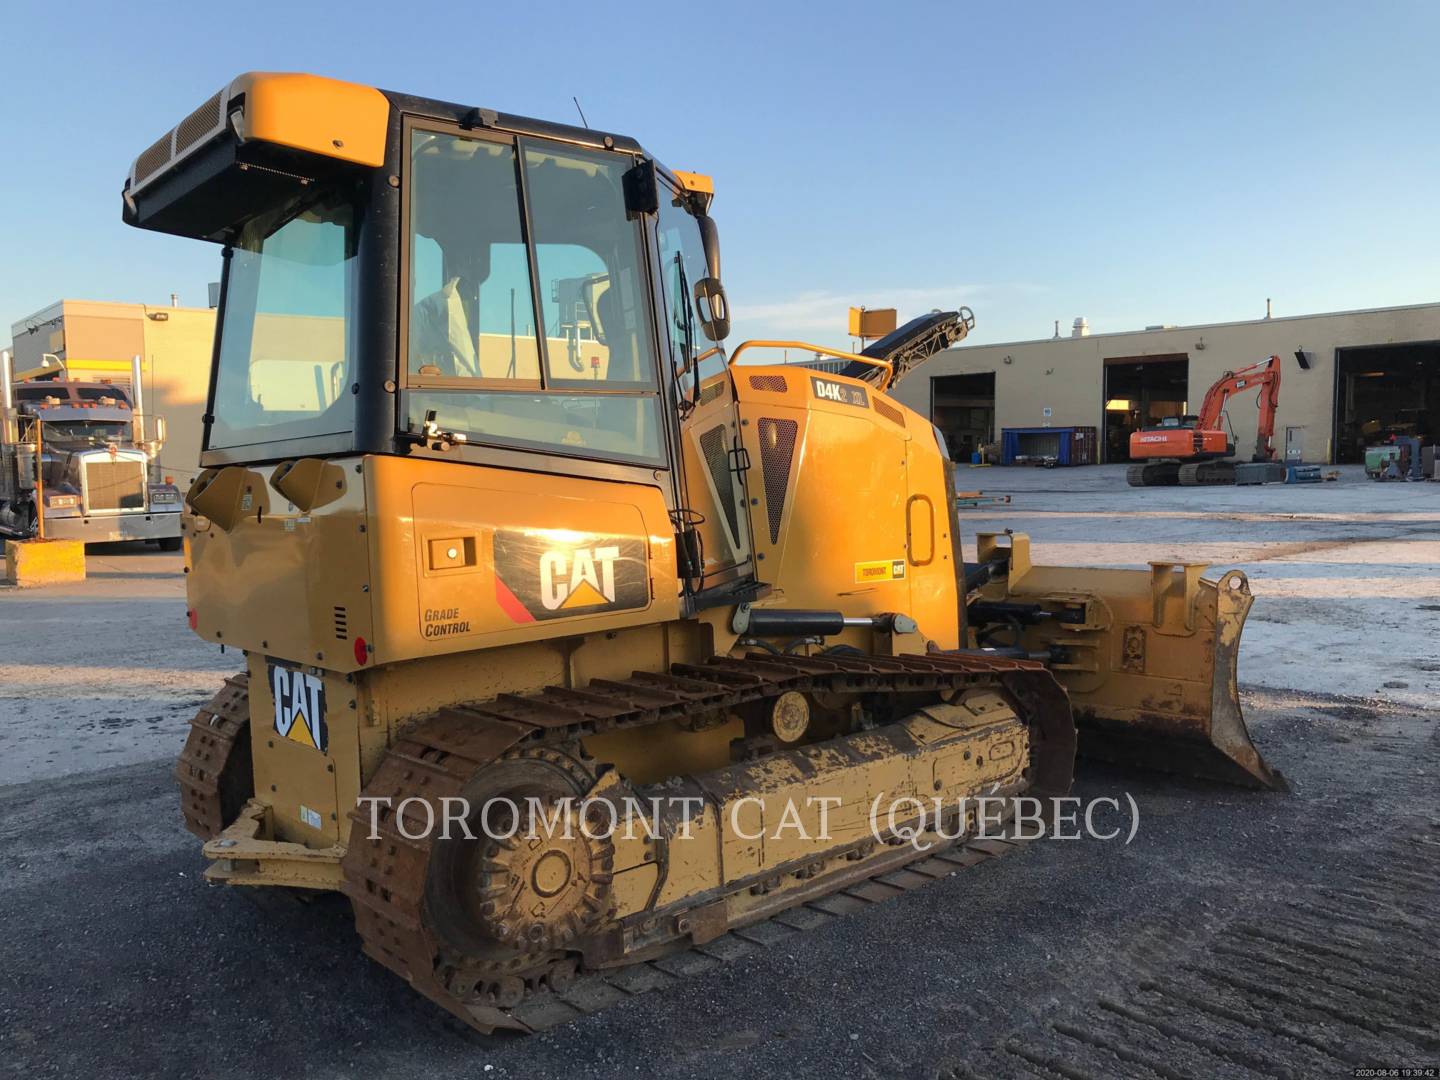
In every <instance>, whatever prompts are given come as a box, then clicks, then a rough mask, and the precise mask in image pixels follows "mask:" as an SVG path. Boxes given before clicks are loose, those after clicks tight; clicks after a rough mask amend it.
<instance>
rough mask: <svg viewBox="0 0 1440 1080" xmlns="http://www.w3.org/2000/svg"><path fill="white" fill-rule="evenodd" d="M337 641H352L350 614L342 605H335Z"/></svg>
mask: <svg viewBox="0 0 1440 1080" xmlns="http://www.w3.org/2000/svg"><path fill="white" fill-rule="evenodd" d="M335 639H336V640H337V641H349V640H350V612H349V611H347V610H346V609H345V607H344V605H342V604H336V605H335Z"/></svg>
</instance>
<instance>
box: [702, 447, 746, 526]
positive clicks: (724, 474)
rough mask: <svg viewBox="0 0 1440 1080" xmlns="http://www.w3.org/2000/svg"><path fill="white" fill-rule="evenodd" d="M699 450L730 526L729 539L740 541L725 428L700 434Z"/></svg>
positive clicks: (737, 508) (726, 521)
mask: <svg viewBox="0 0 1440 1080" xmlns="http://www.w3.org/2000/svg"><path fill="white" fill-rule="evenodd" d="M700 451H701V453H703V454H704V455H705V464H706V465H707V466H709V468H710V477H711V479H713V480H714V481H715V497H716V498H717V499H719V500H720V509H721V510H723V511H725V523H726V524H727V525H729V526H730V539H731V540H732V541H733V542H734V543H735V544H736V545H737V546H738V545H739V543H740V522H739V520H738V519H739V514H740V509H739V507H737V506H736V505H735V485H734V484H733V483H732V482H731V480H730V454H729V452H728V451H727V449H726V446H725V428H724V425H721V426H720V427H713V428H711V429H710V430H709V431H707V432H705V434H703V435H701V436H700Z"/></svg>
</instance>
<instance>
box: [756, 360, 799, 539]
mask: <svg viewBox="0 0 1440 1080" xmlns="http://www.w3.org/2000/svg"><path fill="white" fill-rule="evenodd" d="M757 377H758V376H757ZM774 377H775V378H778V377H779V376H774ZM757 430H758V431H759V434H760V470H761V472H762V473H763V474H764V477H765V510H766V512H767V513H768V515H769V518H770V542H771V543H772V544H778V543H779V542H780V518H781V516H782V515H783V514H784V513H785V494H786V492H787V491H788V490H789V488H790V465H791V462H792V461H793V459H794V457H795V437H796V435H797V434H798V433H799V430H800V425H799V424H797V423H796V422H795V421H794V420H776V419H773V418H772V417H769V416H764V417H761V418H760V422H759V424H758V425H757Z"/></svg>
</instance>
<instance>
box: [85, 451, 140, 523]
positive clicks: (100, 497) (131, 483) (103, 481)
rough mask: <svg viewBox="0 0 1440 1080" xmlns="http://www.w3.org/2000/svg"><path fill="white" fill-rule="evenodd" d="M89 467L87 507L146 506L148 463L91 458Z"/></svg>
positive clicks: (138, 507) (86, 474) (135, 507)
mask: <svg viewBox="0 0 1440 1080" xmlns="http://www.w3.org/2000/svg"><path fill="white" fill-rule="evenodd" d="M84 468H85V510H86V512H87V513H90V512H93V511H95V510H143V509H145V463H144V462H143V461H132V460H129V459H123V460H120V461H105V460H98V461H97V460H95V459H90V460H87V461H86V462H85V463H84Z"/></svg>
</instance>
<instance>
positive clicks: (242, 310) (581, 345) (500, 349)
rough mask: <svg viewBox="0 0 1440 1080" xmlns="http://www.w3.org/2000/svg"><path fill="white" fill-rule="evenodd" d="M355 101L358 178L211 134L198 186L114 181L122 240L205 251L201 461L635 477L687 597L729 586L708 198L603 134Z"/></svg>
mask: <svg viewBox="0 0 1440 1080" xmlns="http://www.w3.org/2000/svg"><path fill="white" fill-rule="evenodd" d="M256 78H261V77H256ZM265 78H268V79H273V78H275V77H265ZM284 78H289V77H284ZM324 82H325V83H326V84H327V85H326V86H325V87H323V88H321V89H324V90H325V92H327V93H335V92H338V91H335V89H334V88H335V86H341V87H343V86H344V85H345V84H330V83H328V80H327V81H324ZM262 85H266V86H268V85H269V83H268V82H267V83H264V84H262ZM353 89H354V90H356V91H360V90H368V88H353ZM290 90H291V92H292V95H293V93H294V92H295V91H296V87H295V86H291V87H290ZM317 92H318V91H317ZM370 93H371V94H375V95H377V96H380V97H381V100H382V102H384V104H385V105H386V110H385V119H384V125H385V126H387V127H388V128H389V129H390V130H389V132H388V136H387V137H386V138H385V139H383V140H382V143H383V145H381V146H379V147H377V148H376V150H375V159H376V160H375V164H377V165H379V166H380V167H379V168H361V167H357V163H346V162H337V161H334V160H328V159H327V158H328V155H330V154H333V153H334V151H335V150H336V148H337V147H336V146H329V147H324V146H322V147H321V148H320V150H319V153H320V154H321V155H325V156H321V157H319V158H317V157H316V156H315V154H314V153H310V154H306V155H304V156H303V158H299V159H297V158H295V156H294V155H293V153H290V154H287V153H285V152H284V151H283V148H281V147H278V146H276V145H275V144H272V143H268V142H261V141H258V140H255V139H252V138H249V137H248V133H247V137H243V138H240V139H239V140H238V141H237V140H235V139H234V138H233V137H230V135H231V132H226V133H222V134H221V135H220V136H219V137H217V139H216V141H215V142H213V143H211V144H209V146H208V148H202V149H200V150H195V151H192V153H200V154H208V155H211V156H215V157H217V162H216V165H215V168H214V169H206V168H199V169H197V168H193V167H191V168H187V169H183V170H178V171H176V172H175V173H174V175H171V176H169V177H162V178H159V179H148V180H147V178H146V177H144V176H143V166H142V162H137V165H136V170H135V171H134V172H133V173H132V178H131V183H130V185H129V187H128V189H127V217H128V218H130V219H131V220H132V221H133V222H134V223H135V224H140V225H142V226H144V227H150V228H159V229H164V230H166V231H176V232H182V233H184V234H186V235H192V236H200V237H205V238H209V239H217V240H219V241H220V242H222V243H223V244H224V245H225V255H226V263H225V273H224V275H223V280H222V289H221V301H220V320H219V327H218V333H217V345H216V350H215V356H214V371H213V375H212V392H211V401H210V407H209V409H208V410H207V417H206V432H205V439H204V450H203V456H202V464H203V465H205V466H207V467H210V468H223V467H225V466H228V465H233V464H242V463H243V464H249V463H261V462H270V461H285V460H291V459H296V458H302V457H303V458H314V457H322V458H323V457H338V456H343V455H349V454H355V453H360V454H366V453H369V454H374V453H381V454H400V455H417V456H436V457H442V458H444V459H446V460H451V461H457V460H458V461H464V462H471V463H480V464H490V465H496V466H499V467H502V468H509V469H522V470H533V471H538V472H546V473H561V474H568V475H572V476H582V477H592V476H593V477H602V478H605V479H609V480H619V481H624V482H638V483H642V484H645V485H648V486H651V487H658V488H660V489H661V490H662V492H663V496H664V500H665V505H666V509H667V513H668V514H669V515H670V517H671V524H672V526H673V528H674V531H675V533H676V535H677V537H678V538H679V540H678V543H677V552H678V565H679V577H680V581H681V585H682V588H683V589H684V590H685V591H688V592H698V591H700V590H702V589H705V588H713V587H716V586H717V585H725V584H726V583H733V582H734V581H736V580H738V579H741V578H746V577H749V576H751V575H750V556H751V549H750V543H749V539H748V536H747V525H746V522H745V520H744V519H745V514H744V513H743V511H742V508H743V507H744V505H745V493H744V478H743V470H741V469H740V468H737V467H736V466H737V465H738V464H739V463H740V462H739V459H738V458H737V456H736V453H735V451H736V448H737V446H738V445H739V443H738V432H739V427H738V421H737V419H736V402H735V395H734V393H733V390H732V389H731V385H730V377H729V375H728V373H727V372H726V370H725V363H726V358H725V354H724V351H723V346H722V344H721V339H723V337H724V333H723V331H724V329H725V328H724V322H723V320H718V319H717V318H716V312H715V311H714V310H713V305H714V304H715V302H716V301H715V300H714V297H715V295H716V294H717V293H718V295H719V296H720V297H722V298H723V290H721V289H720V288H719V285H718V281H717V280H716V277H717V275H718V263H719V255H718V240H717V239H716V233H715V229H714V226H713V223H710V222H709V221H708V220H706V218H705V214H706V209H707V207H708V202H709V197H710V195H711V188H710V186H709V182H708V179H707V178H705V177H699V176H695V175H693V174H686V173H672V172H670V171H669V170H667V169H665V168H664V167H663V166H659V165H658V164H657V163H655V162H654V161H653V159H651V158H650V157H649V156H648V155H646V154H645V152H644V151H643V150H642V149H641V147H640V146H639V145H638V144H636V143H634V142H633V141H632V140H628V139H624V138H622V137H619V136H612V135H604V134H602V133H597V132H590V131H579V130H576V129H571V128H566V127H564V126H562V125H547V124H541V123H539V122H533V121H523V122H522V121H519V120H518V118H501V117H498V116H495V115H494V114H488V113H487V114H485V115H484V116H482V117H477V116H472V115H470V114H471V113H474V112H475V110H465V109H462V108H460V107H458V106H455V107H442V106H440V105H438V103H434V102H426V103H424V105H423V107H421V105H420V104H419V103H417V102H415V101H414V99H405V98H400V97H397V96H395V95H388V96H386V95H380V94H379V92H378V91H370ZM241 100H242V102H243V107H242V109H241V113H242V115H244V114H249V113H250V112H251V111H252V110H251V108H250V106H251V105H252V104H258V103H259V102H258V101H257V90H256V87H255V86H253V85H252V87H251V88H250V90H249V97H248V98H241ZM259 100H262V101H263V99H259ZM232 102H233V88H232ZM371 104H373V103H367V104H366V107H367V108H368V107H370V105H371ZM232 107H233V104H232ZM447 113H448V114H449V115H445V114H447ZM232 115H233V114H232ZM251 122H252V124H253V123H254V122H255V118H254V117H253V116H252V121H251ZM241 123H242V121H237V120H232V121H230V128H231V129H232V132H233V130H234V128H235V127H236V125H237V124H241ZM177 130H178V129H177ZM178 139H179V136H178V135H175V136H173V140H178ZM331 142H332V143H336V144H339V143H345V140H344V139H336V140H331ZM171 145H172V146H177V147H178V141H172V144H171ZM347 145H348V144H347ZM176 152H177V153H178V150H176ZM232 158H234V159H239V160H231V159H232ZM281 164H284V165H285V166H286V168H285V169H284V170H282V169H281V168H280V167H279V166H280V165H281ZM300 166H303V169H301V168H300ZM216 170H218V172H217V171H216ZM217 177H218V179H217ZM286 180H288V181H289V182H288V183H286ZM207 189H208V193H209V194H210V195H211V196H212V197H211V198H209V199H208V200H206V199H205V198H204V196H205V195H206V193H207ZM712 270H713V271H715V273H712ZM722 302H723V300H722Z"/></svg>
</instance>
